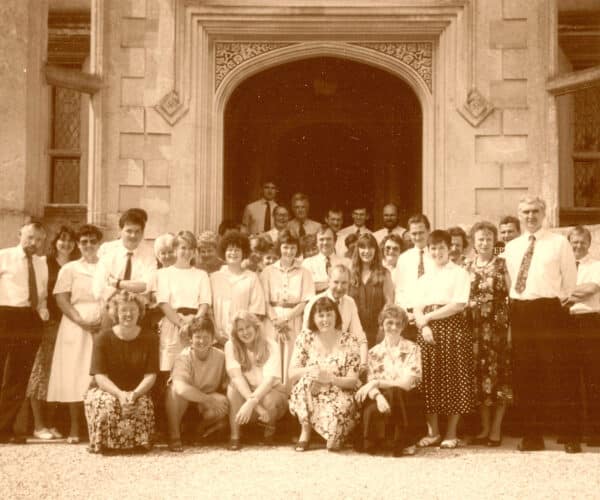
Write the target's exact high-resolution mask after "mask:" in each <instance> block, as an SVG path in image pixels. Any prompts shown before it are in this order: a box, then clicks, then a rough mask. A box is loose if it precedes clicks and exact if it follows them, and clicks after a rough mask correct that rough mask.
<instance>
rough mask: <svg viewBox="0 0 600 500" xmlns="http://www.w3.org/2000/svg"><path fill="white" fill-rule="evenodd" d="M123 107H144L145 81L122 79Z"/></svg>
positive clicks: (141, 79)
mask: <svg viewBox="0 0 600 500" xmlns="http://www.w3.org/2000/svg"><path fill="white" fill-rule="evenodd" d="M121 105H123V106H143V105H144V79H143V78H121Z"/></svg>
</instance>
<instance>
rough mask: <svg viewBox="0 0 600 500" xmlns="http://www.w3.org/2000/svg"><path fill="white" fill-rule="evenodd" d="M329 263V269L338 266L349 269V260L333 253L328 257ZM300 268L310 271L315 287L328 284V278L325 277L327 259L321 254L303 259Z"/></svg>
mask: <svg viewBox="0 0 600 500" xmlns="http://www.w3.org/2000/svg"><path fill="white" fill-rule="evenodd" d="M329 262H330V263H331V268H333V267H334V266H337V265H338V264H343V265H344V266H346V267H347V268H348V269H350V266H351V262H350V260H349V259H346V258H345V257H340V256H338V255H336V254H334V253H332V254H331V255H330V256H329ZM302 267H304V268H306V269H308V270H309V271H310V273H311V274H312V278H313V282H314V283H315V285H316V284H317V283H329V276H328V275H327V257H325V255H323V254H322V253H318V254H317V255H313V256H312V257H307V258H306V259H304V260H303V261H302Z"/></svg>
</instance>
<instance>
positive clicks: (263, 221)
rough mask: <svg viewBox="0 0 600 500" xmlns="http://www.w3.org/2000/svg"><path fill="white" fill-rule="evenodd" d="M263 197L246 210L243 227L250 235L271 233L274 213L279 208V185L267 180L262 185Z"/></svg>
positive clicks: (247, 206)
mask: <svg viewBox="0 0 600 500" xmlns="http://www.w3.org/2000/svg"><path fill="white" fill-rule="evenodd" d="M262 192H263V197H262V198H261V199H260V200H256V201H253V202H252V203H249V204H248V205H246V208H244V215H243V216H242V226H244V227H245V228H246V232H247V233H248V234H259V233H264V232H266V231H270V230H271V228H272V227H273V219H274V214H273V211H274V210H275V207H276V206H277V203H276V202H275V197H276V196H277V185H276V184H275V182H273V180H272V179H265V181H264V182H263V183H262Z"/></svg>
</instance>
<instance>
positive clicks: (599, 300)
mask: <svg viewBox="0 0 600 500" xmlns="http://www.w3.org/2000/svg"><path fill="white" fill-rule="evenodd" d="M583 283H595V284H596V285H598V286H599V287H600V260H597V259H594V258H593V257H592V256H591V255H590V254H587V255H586V256H585V257H584V258H583V259H580V260H579V267H578V268H577V284H578V285H581V284H583ZM590 312H600V290H599V291H598V292H596V293H594V294H593V295H590V296H588V297H586V298H585V299H584V300H581V301H580V302H576V303H575V304H573V305H572V306H571V314H581V313H590Z"/></svg>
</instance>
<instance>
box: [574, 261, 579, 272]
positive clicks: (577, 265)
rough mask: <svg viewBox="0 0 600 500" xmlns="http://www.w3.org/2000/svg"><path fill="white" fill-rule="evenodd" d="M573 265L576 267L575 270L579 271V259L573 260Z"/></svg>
mask: <svg viewBox="0 0 600 500" xmlns="http://www.w3.org/2000/svg"><path fill="white" fill-rule="evenodd" d="M575 267H576V268H577V270H578V271H579V261H578V260H576V261H575Z"/></svg>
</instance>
